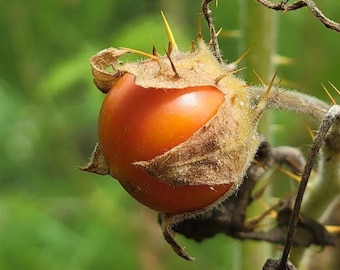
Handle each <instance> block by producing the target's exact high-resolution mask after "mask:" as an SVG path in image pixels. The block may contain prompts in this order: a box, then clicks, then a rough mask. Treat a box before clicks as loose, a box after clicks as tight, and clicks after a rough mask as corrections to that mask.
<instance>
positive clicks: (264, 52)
mask: <svg viewBox="0 0 340 270" xmlns="http://www.w3.org/2000/svg"><path fill="white" fill-rule="evenodd" d="M239 5H240V12H239V17H240V19H239V24H240V33H241V39H240V40H239V53H243V52H244V51H246V49H247V48H249V47H251V46H253V45H254V46H253V49H252V50H251V51H250V53H249V55H247V57H246V58H245V60H244V61H243V65H245V66H247V67H248V68H247V69H245V70H244V71H242V76H243V77H244V79H245V80H246V81H251V80H254V79H255V80H256V82H257V79H256V78H255V75H254V72H253V70H252V69H253V68H254V69H256V72H257V73H258V74H260V77H262V78H263V80H264V81H270V80H271V79H272V77H273V74H274V73H275V71H276V69H277V67H276V64H275V62H274V61H273V59H274V58H275V57H274V56H275V55H276V52H277V27H278V24H277V15H278V14H275V13H274V12H272V11H270V10H267V9H265V8H263V7H262V6H260V5H258V3H256V2H255V1H249V0H242V1H239ZM252 18H256V23H254V21H253V20H252ZM256 104H257V103H256ZM274 117H275V116H274V114H273V113H272V112H267V113H265V114H263V115H262V116H261V121H260V123H259V130H260V132H261V134H263V135H264V136H265V138H266V139H267V140H268V141H270V142H271V143H273V141H274V136H273V129H272V124H273V122H274ZM271 189H272V188H271V187H268V188H267V189H266V192H265V193H264V194H263V197H262V199H263V200H265V201H267V200H268V201H269V200H270V199H271V198H272V190H271ZM262 211H263V206H262V205H261V204H257V203H255V204H253V205H252V207H251V208H249V210H248V211H247V215H248V216H256V215H258V214H259V213H261V212H262ZM262 226H263V227H262V229H263V230H266V229H269V226H267V225H265V224H262ZM241 252H242V256H243V257H244V258H248V260H251V261H252V262H253V264H252V268H253V269H260V268H261V267H262V266H263V261H265V260H266V259H267V258H268V257H270V256H272V254H273V246H272V245H268V243H266V242H262V243H256V242H248V241H247V242H245V243H242V246H241ZM248 260H242V261H241V262H240V264H241V267H240V269H246V268H249V261H248Z"/></svg>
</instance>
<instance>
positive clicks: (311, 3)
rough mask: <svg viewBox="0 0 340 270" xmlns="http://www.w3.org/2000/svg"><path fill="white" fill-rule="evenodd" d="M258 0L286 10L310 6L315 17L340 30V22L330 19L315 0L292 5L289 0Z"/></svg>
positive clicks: (335, 29) (276, 8)
mask: <svg viewBox="0 0 340 270" xmlns="http://www.w3.org/2000/svg"><path fill="white" fill-rule="evenodd" d="M256 1H257V2H259V3H260V4H262V5H263V6H265V7H267V8H270V9H274V10H281V11H284V12H287V11H292V10H297V9H299V8H302V7H308V8H309V9H310V11H311V12H312V14H313V15H314V17H316V18H317V19H318V20H319V21H320V22H321V23H323V24H324V25H325V26H326V27H327V28H330V29H332V30H334V31H336V32H340V23H337V22H335V21H333V20H331V19H329V18H328V17H326V16H325V15H324V14H323V13H322V11H321V10H320V9H319V8H318V7H317V6H316V4H315V2H314V1H312V0H300V1H297V2H295V3H293V4H291V5H288V4H287V2H288V1H282V2H280V3H278V4H275V3H272V2H271V1H269V0H256Z"/></svg>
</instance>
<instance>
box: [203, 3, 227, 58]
mask: <svg viewBox="0 0 340 270" xmlns="http://www.w3.org/2000/svg"><path fill="white" fill-rule="evenodd" d="M212 1H213V0H203V2H202V12H203V15H204V18H205V20H206V21H207V24H208V27H209V31H210V37H211V43H212V47H213V52H214V55H215V57H216V59H217V61H219V62H220V63H222V62H223V59H222V55H221V52H220V48H219V45H218V40H217V33H216V29H215V25H214V22H213V20H212V18H211V10H210V8H209V3H210V2H212Z"/></svg>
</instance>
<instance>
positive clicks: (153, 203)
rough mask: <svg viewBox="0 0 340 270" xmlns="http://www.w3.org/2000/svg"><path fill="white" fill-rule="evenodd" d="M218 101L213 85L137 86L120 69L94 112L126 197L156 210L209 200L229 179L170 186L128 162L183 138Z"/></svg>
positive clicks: (195, 206) (196, 206) (186, 208)
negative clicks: (213, 183)
mask: <svg viewBox="0 0 340 270" xmlns="http://www.w3.org/2000/svg"><path fill="white" fill-rule="evenodd" d="M223 100H224V96H223V93H222V92H221V91H220V90H218V89H217V88H215V87H213V86H199V87H197V86H196V87H188V88H184V89H155V88H143V87H141V86H138V85H136V84H135V83H134V76H133V75H131V74H128V73H126V74H124V75H123V76H122V77H121V78H120V79H119V80H118V81H117V82H116V84H115V85H114V86H113V87H112V88H111V90H110V91H109V92H108V93H107V95H106V98H105V100H104V102H103V105H102V108H101V111H100V115H99V128H98V135H99V145H100V148H101V151H102V153H103V155H104V157H105V159H106V161H107V163H108V164H109V166H110V171H111V175H112V176H113V177H114V178H116V179H117V180H118V181H119V182H120V184H121V185H122V186H123V187H124V189H125V190H126V191H127V192H128V193H129V194H130V195H131V196H132V197H134V198H135V199H136V200H138V201H139V202H141V203H142V204H144V205H146V206H148V207H150V208H152V209H154V210H156V211H159V212H163V213H168V214H178V213H184V212H192V211H196V210H200V209H202V208H205V207H207V206H209V205H211V204H212V203H214V202H215V201H216V200H218V199H219V198H221V197H222V196H223V195H224V194H225V193H226V192H227V191H228V190H229V189H230V187H231V185H230V184H225V185H218V186H208V185H196V186H172V185H169V184H166V183H163V182H161V181H159V180H158V179H156V178H154V177H152V176H150V175H149V174H148V173H147V172H146V171H144V170H143V169H141V168H138V167H136V166H134V165H133V162H136V161H142V160H150V159H152V158H154V157H155V156H157V155H160V154H163V153H164V152H166V151H167V150H169V149H171V148H173V147H174V146H176V145H178V144H180V143H182V142H184V141H186V140H187V139H188V138H190V137H191V136H192V135H193V134H194V133H195V131H197V130H198V129H199V128H201V127H202V126H203V125H204V124H205V123H206V122H207V121H208V120H209V119H211V118H212V117H213V116H214V115H215V113H216V112H217V110H218V108H219V106H220V105H221V104H222V103H223ZM226 177H227V176H226Z"/></svg>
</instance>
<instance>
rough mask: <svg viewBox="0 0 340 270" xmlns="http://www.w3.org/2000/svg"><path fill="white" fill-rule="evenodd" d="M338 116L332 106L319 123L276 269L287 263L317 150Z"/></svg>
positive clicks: (336, 110) (338, 108)
mask: <svg viewBox="0 0 340 270" xmlns="http://www.w3.org/2000/svg"><path fill="white" fill-rule="evenodd" d="M339 115H340V107H339V106H338V105H334V106H332V107H331V108H330V109H329V111H328V112H327V114H326V116H325V118H324V120H323V121H322V122H321V124H320V127H319V129H318V133H317V134H316V136H315V139H314V142H313V145H312V148H311V151H310V154H309V156H308V159H307V163H306V165H305V168H304V171H303V173H302V176H301V182H300V185H299V189H298V192H297V195H296V199H295V205H294V208H293V212H292V215H291V218H290V222H289V227H288V233H287V238H286V242H285V245H284V250H283V254H282V257H281V261H280V266H279V268H278V269H286V268H285V267H286V265H287V263H288V258H289V253H290V250H291V248H292V246H293V241H294V234H295V230H296V227H297V224H298V221H299V217H300V209H301V204H302V200H303V195H304V193H305V190H306V187H307V184H308V180H309V176H310V174H311V171H312V169H313V166H314V163H315V161H316V158H317V155H318V153H319V150H320V148H321V146H322V144H323V142H324V140H325V138H326V135H327V133H328V131H329V129H330V128H331V126H332V125H333V124H334V122H335V121H336V120H337V119H338V118H339Z"/></svg>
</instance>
